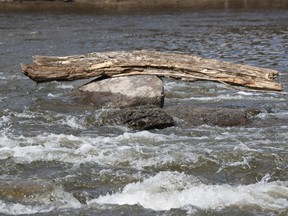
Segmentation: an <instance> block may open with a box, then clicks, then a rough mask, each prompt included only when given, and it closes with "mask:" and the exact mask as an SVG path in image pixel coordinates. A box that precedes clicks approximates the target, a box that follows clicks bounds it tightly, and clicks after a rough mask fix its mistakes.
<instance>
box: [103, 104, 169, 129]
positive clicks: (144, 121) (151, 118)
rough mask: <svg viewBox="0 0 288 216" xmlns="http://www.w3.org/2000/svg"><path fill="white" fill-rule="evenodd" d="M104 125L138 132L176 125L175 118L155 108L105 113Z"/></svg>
mask: <svg viewBox="0 0 288 216" xmlns="http://www.w3.org/2000/svg"><path fill="white" fill-rule="evenodd" d="M99 119H100V121H101V122H102V123H103V124H109V125H122V126H126V127H128V128H131V129H136V130H149V129H156V128H157V129H163V128H166V127H170V126H173V125H174V121H173V118H172V117H171V116H169V115H168V114H167V113H166V112H165V111H164V110H163V109H161V108H159V107H155V106H140V107H133V108H125V109H121V110H110V111H107V112H103V113H102V114H101V116H100V117H99Z"/></svg>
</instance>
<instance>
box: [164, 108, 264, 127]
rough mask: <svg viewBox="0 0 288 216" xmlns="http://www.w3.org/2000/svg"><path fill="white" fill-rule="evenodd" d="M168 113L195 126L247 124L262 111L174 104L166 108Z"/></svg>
mask: <svg viewBox="0 0 288 216" xmlns="http://www.w3.org/2000/svg"><path fill="white" fill-rule="evenodd" d="M165 111H166V112H167V114H169V115H171V116H173V117H174V118H175V117H176V118H177V119H178V120H180V121H178V122H181V121H182V123H184V124H185V123H186V124H189V125H193V126H199V125H202V124H207V125H218V126H237V125H245V124H247V123H249V122H250V118H251V117H252V116H254V115H257V114H258V113H260V110H259V109H236V108H225V107H223V108H215V107H205V106H200V107H198V106H197V107H196V106H189V105H188V106H187V105H185V106H173V107H169V108H167V109H165Z"/></svg>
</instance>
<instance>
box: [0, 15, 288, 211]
mask: <svg viewBox="0 0 288 216" xmlns="http://www.w3.org/2000/svg"><path fill="white" fill-rule="evenodd" d="M141 49H146V50H157V51H163V52H177V53H186V54H193V55H199V56H202V57H206V58H214V59H218V60H223V61H229V62H234V63H244V64H250V65H255V66H260V67H267V68H271V69H275V70H278V71H279V77H278V79H277V80H278V81H279V82H281V83H282V84H283V85H284V91H285V92H287V90H288V58H287V56H288V12H287V11H285V10H283V11H281V10H276V11H269V10H268V11H202V12H195V11H194V12H193V11H192V12H185V13H161V14H129V15H123V14H122V15H121V14H117V15H115V14H114V15H113V14H106V15H105V14H101V15H99V14H81V15H80V14H59V13H23V14H22V13H3V12H2V13H1V14H0V214H1V215H9V214H14V215H25V214H26V215H33V214H35V215H177V216H178V215H283V216H284V215H287V214H288V150H287V147H288V141H287V140H288V95H287V94H277V93H261V92H248V91H245V90H235V89H231V88H229V87H227V86H224V85H222V84H218V83H212V82H191V83H187V82H179V81H174V80H164V82H165V95H166V98H165V104H164V106H166V107H167V106H172V105H180V104H183V106H185V105H187V104H193V105H213V106H217V107H234V108H259V109H261V111H262V113H261V114H259V115H257V116H255V117H254V118H253V121H252V122H251V123H249V124H247V125H245V126H235V127H218V126H208V125H202V126H197V127H195V126H193V127H192V126H189V125H186V126H185V127H183V126H182V127H181V126H174V127H170V128H167V129H163V130H150V131H133V130H129V129H128V128H124V127H112V126H99V124H98V123H97V116H98V115H99V113H101V110H95V109H93V107H91V106H87V107H86V106H80V105H79V106H78V105H77V104H69V101H65V95H66V94H67V93H69V92H70V91H72V90H73V89H74V88H77V87H78V86H80V85H81V84H84V83H85V82H87V80H86V81H83V80H82V81H76V82H51V83H44V84H39V85H37V84H35V83H34V82H33V81H31V80H29V79H28V78H27V77H25V76H24V75H23V74H22V73H21V70H20V63H31V57H32V56H33V55H60V56H61V55H74V54H85V53H89V52H95V51H115V50H116V51H117V50H141ZM8 186H9V187H8ZM7 188H8V189H7ZM9 188H10V189H9ZM13 188H14V191H13ZM15 188H16V190H15ZM25 191H26V192H25Z"/></svg>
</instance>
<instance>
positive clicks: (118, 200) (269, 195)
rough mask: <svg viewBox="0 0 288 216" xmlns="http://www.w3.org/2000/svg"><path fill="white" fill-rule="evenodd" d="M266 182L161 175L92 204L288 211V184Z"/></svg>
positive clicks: (168, 173)
mask: <svg viewBox="0 0 288 216" xmlns="http://www.w3.org/2000/svg"><path fill="white" fill-rule="evenodd" d="M266 180H267V179H264V180H263V181H260V182H258V183H256V184H251V185H238V186H232V185H227V184H224V185H209V184H203V183H201V182H200V181H199V180H197V178H195V177H193V176H188V175H185V174H183V173H178V172H160V173H159V174H157V175H156V176H153V177H150V178H148V179H146V180H144V181H143V182H137V183H131V184H128V185H126V186H125V187H124V188H123V190H122V191H121V192H117V193H113V194H107V195H104V196H100V197H99V198H97V199H93V200H91V201H90V202H89V204H93V203H99V204H117V205H125V204H128V205H137V204H138V205H141V206H143V207H144V208H150V209H153V210H157V211H159V210H170V209H172V208H184V209H185V207H187V206H193V207H196V208H200V209H203V210H211V209H213V210H217V209H218V210H219V209H222V208H226V207H230V206H234V207H235V206H237V207H239V208H245V207H249V206H253V207H259V208H261V209H262V210H281V209H285V208H288V200H287V199H288V182H270V183H268V182H267V181H266Z"/></svg>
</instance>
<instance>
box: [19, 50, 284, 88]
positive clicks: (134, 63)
mask: <svg viewBox="0 0 288 216" xmlns="http://www.w3.org/2000/svg"><path fill="white" fill-rule="evenodd" d="M33 62H34V64H32V65H27V64H21V68H22V71H23V72H24V74H25V75H27V76H28V77H29V78H30V79H32V80H34V81H35V82H48V81H55V80H56V81H71V80H76V79H86V78H91V77H99V76H105V77H115V76H127V75H136V74H148V75H149V74H153V75H157V76H161V77H168V78H174V79H183V80H187V81H195V80H210V81H217V82H222V83H229V84H234V85H241V86H245V87H249V88H255V89H261V90H270V91H271V90H272V91H282V90H283V87H282V85H281V84H279V83H277V82H275V81H274V80H273V79H274V78H275V77H276V76H277V75H278V72H277V71H275V70H271V69H265V68H260V67H254V66H248V65H241V64H233V63H228V62H221V61H217V60H211V59H204V58H200V57H196V56H191V55H184V54H176V53H161V52H153V51H119V52H103V53H98V52H95V53H90V54H87V55H75V56H64V57H58V56H51V57H49V56H33Z"/></svg>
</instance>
